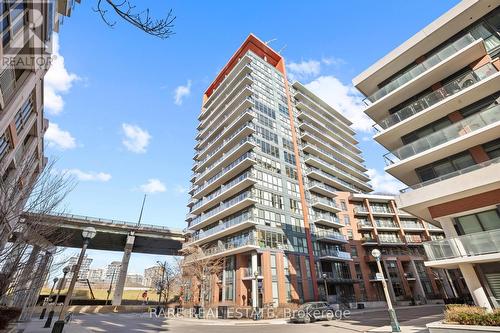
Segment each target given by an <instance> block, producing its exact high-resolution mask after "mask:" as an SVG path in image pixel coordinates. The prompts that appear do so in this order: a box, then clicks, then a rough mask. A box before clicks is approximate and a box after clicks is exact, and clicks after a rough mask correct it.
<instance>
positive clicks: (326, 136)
mask: <svg viewBox="0 0 500 333" xmlns="http://www.w3.org/2000/svg"><path fill="white" fill-rule="evenodd" d="M299 128H300V129H301V130H303V131H304V132H310V133H312V134H314V135H316V136H319V137H320V138H322V139H323V140H325V141H327V142H328V143H329V145H331V146H334V147H337V148H338V149H339V150H341V151H342V153H344V154H346V155H351V156H357V155H358V154H360V153H361V150H359V148H358V147H356V146H355V145H354V144H352V143H350V142H348V141H346V140H344V139H343V138H341V137H339V136H338V135H337V136H332V135H331V133H329V132H327V131H326V130H325V129H323V130H322V129H320V128H318V127H317V125H314V124H313V123H311V122H306V121H303V122H302V123H301V124H299Z"/></svg>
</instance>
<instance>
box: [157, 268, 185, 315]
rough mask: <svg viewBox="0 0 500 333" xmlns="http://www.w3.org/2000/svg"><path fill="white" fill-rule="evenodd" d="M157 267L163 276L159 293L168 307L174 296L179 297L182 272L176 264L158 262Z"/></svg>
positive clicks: (159, 284)
mask: <svg viewBox="0 0 500 333" xmlns="http://www.w3.org/2000/svg"><path fill="white" fill-rule="evenodd" d="M157 265H158V267H159V271H160V274H163V276H162V277H161V278H160V281H159V283H158V287H159V292H160V293H161V298H162V299H163V301H164V302H165V305H166V304H168V301H169V300H170V299H171V297H172V296H175V295H179V292H180V282H181V272H180V270H179V268H178V265H176V264H175V263H169V262H167V261H165V262H163V263H162V262H158V263H157Z"/></svg>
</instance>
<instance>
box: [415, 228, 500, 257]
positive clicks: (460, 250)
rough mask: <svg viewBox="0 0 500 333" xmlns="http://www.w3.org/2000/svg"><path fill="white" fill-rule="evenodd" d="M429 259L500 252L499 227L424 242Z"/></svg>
mask: <svg viewBox="0 0 500 333" xmlns="http://www.w3.org/2000/svg"><path fill="white" fill-rule="evenodd" d="M424 249H425V253H426V254H427V257H428V258H429V259H430V260H444V259H453V258H462V257H472V256H479V255H485V254H491V253H499V252H500V229H496V230H490V231H483V232H477V233H473V234H468V235H463V236H458V237H453V238H445V239H441V240H436V241H432V242H425V243H424Z"/></svg>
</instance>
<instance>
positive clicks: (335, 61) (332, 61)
mask: <svg viewBox="0 0 500 333" xmlns="http://www.w3.org/2000/svg"><path fill="white" fill-rule="evenodd" d="M321 62H322V63H324V64H325V65H328V66H330V65H333V66H340V65H345V64H346V63H347V62H346V61H345V60H344V59H342V58H335V57H324V58H322V59H321Z"/></svg>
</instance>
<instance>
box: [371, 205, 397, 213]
mask: <svg viewBox="0 0 500 333" xmlns="http://www.w3.org/2000/svg"><path fill="white" fill-rule="evenodd" d="M370 209H371V210H372V212H374V213H383V214H392V213H393V212H392V210H391V209H390V208H389V207H380V206H370Z"/></svg>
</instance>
